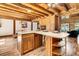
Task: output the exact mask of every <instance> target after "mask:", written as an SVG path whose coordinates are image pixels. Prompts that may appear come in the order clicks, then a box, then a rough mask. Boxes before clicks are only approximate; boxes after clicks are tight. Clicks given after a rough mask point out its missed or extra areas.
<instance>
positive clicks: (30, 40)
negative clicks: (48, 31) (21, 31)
mask: <svg viewBox="0 0 79 59" xmlns="http://www.w3.org/2000/svg"><path fill="white" fill-rule="evenodd" d="M32 49H34V34H27V35H22V51H23V53H26V52H28V51H30V50H32Z"/></svg>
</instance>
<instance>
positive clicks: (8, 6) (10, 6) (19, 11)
mask: <svg viewBox="0 0 79 59" xmlns="http://www.w3.org/2000/svg"><path fill="white" fill-rule="evenodd" d="M0 7H3V8H4V9H8V10H11V11H16V12H18V13H23V14H26V16H27V15H28V16H30V18H31V17H32V18H34V17H35V18H36V17H40V16H37V15H36V16H35V15H32V14H28V13H26V11H25V10H21V8H17V7H15V6H12V4H10V5H9V4H0ZM22 11H23V12H22Z"/></svg>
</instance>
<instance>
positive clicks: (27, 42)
mask: <svg viewBox="0 0 79 59" xmlns="http://www.w3.org/2000/svg"><path fill="white" fill-rule="evenodd" d="M21 36H22V40H21V46H20V47H21V48H20V53H21V55H23V54H24V53H27V52H29V51H31V50H34V49H36V48H38V47H40V46H42V35H39V34H34V33H33V34H31V33H30V34H22V35H21ZM18 48H19V47H18Z"/></svg>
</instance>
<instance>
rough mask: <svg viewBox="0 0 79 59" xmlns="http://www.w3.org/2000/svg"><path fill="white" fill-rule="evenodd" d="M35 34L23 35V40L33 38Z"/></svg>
mask: <svg viewBox="0 0 79 59" xmlns="http://www.w3.org/2000/svg"><path fill="white" fill-rule="evenodd" d="M33 36H34V34H25V35H22V38H27V37H33Z"/></svg>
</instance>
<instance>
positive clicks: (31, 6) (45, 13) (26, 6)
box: [20, 3, 50, 16]
mask: <svg viewBox="0 0 79 59" xmlns="http://www.w3.org/2000/svg"><path fill="white" fill-rule="evenodd" d="M34 5H35V4H27V3H22V4H20V6H23V7H25V8H28V9H31V10H33V11H36V12H39V13H41V14H44V15H46V16H48V15H49V14H50V13H49V12H47V11H45V10H42V9H40V8H38V7H36V6H34Z"/></svg>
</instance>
